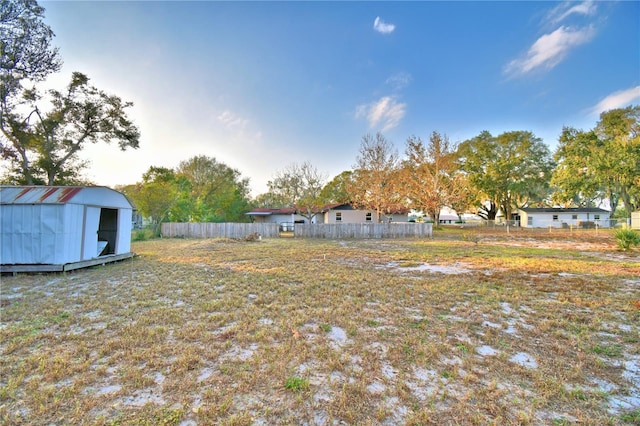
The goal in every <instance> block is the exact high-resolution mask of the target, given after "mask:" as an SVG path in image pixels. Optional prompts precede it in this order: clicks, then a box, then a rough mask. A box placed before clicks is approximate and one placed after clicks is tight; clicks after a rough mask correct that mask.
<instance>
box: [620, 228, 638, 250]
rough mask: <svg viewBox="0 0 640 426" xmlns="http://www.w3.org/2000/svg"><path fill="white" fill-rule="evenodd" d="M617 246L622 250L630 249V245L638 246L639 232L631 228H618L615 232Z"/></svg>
mask: <svg viewBox="0 0 640 426" xmlns="http://www.w3.org/2000/svg"><path fill="white" fill-rule="evenodd" d="M615 237H616V242H617V243H618V248H619V249H620V250H622V251H629V250H631V246H636V247H637V246H640V233H638V232H637V231H635V230H633V229H629V228H623V229H618V230H617V231H616V233H615Z"/></svg>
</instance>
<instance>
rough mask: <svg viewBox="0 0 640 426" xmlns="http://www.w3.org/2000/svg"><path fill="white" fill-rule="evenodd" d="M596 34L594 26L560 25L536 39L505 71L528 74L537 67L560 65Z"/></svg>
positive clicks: (511, 73)
mask: <svg viewBox="0 0 640 426" xmlns="http://www.w3.org/2000/svg"><path fill="white" fill-rule="evenodd" d="M594 35H595V29H594V28H593V27H592V26H589V27H586V28H581V29H572V28H568V27H564V26H562V27H560V28H558V29H557V30H555V31H554V32H552V33H550V34H545V35H543V36H542V37H540V38H539V39H538V40H536V42H535V43H533V45H532V46H531V47H530V48H529V50H528V51H527V53H526V55H524V56H523V57H522V58H518V59H514V60H513V61H511V62H509V63H508V64H507V66H506V67H505V69H504V71H505V73H506V74H508V75H513V76H517V75H522V74H527V73H529V72H531V71H534V70H536V69H539V68H542V69H546V70H549V69H551V68H553V67H555V66H556V65H558V64H559V63H560V62H561V61H562V60H563V59H564V58H565V56H567V54H568V53H569V51H570V50H571V49H573V48H575V47H576V46H579V45H581V44H584V43H586V42H588V41H589V40H591V39H592V38H593V36H594Z"/></svg>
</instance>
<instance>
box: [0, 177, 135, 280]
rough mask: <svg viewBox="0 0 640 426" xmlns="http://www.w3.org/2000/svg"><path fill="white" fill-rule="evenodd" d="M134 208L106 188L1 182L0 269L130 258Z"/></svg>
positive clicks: (56, 268)
mask: <svg viewBox="0 0 640 426" xmlns="http://www.w3.org/2000/svg"><path fill="white" fill-rule="evenodd" d="M131 214H132V206H131V203H130V202H129V200H127V198H126V197H125V196H124V195H123V194H121V193H119V192H117V191H115V190H113V189H110V188H107V187H99V186H95V187H82V186H0V271H2V272H27V271H29V272H33V271H66V270H71V269H77V268H83V267H87V266H92V265H97V264H104V263H107V262H113V261H116V260H121V259H126V258H129V257H132V256H133V255H134V253H132V252H131Z"/></svg>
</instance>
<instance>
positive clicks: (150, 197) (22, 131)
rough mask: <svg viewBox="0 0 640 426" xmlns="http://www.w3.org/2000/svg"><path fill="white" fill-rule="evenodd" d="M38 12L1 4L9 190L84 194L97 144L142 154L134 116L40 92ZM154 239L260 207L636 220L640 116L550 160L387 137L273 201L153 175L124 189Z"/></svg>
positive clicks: (274, 190) (281, 185) (77, 77)
mask: <svg viewBox="0 0 640 426" xmlns="http://www.w3.org/2000/svg"><path fill="white" fill-rule="evenodd" d="M43 17H44V9H43V8H42V7H40V6H39V5H38V3H37V1H35V0H2V1H1V2H0V50H1V57H0V152H1V154H2V162H3V164H5V165H7V167H6V171H5V172H4V173H3V175H2V176H1V180H2V182H3V183H6V184H29V185H32V184H46V185H78V184H80V185H82V184H88V183H89V182H87V181H86V179H85V178H84V177H83V175H82V171H83V170H84V169H85V168H86V167H87V164H85V163H83V162H82V161H81V160H80V158H79V156H78V154H79V153H80V152H81V151H82V149H83V148H84V147H86V146H87V144H90V143H98V142H106V143H116V144H117V145H118V147H119V148H120V149H122V150H126V149H128V148H134V149H135V148H138V146H139V140H140V131H139V129H138V128H137V127H136V126H135V124H134V123H133V122H132V120H131V119H130V118H129V117H128V115H127V113H128V111H129V109H130V108H131V107H132V106H133V105H132V103H130V102H126V101H123V100H122V99H121V98H120V97H118V96H116V95H113V94H109V93H107V92H105V91H103V90H101V89H98V88H96V87H94V86H92V85H91V84H90V83H89V82H90V79H89V77H87V76H86V75H84V74H82V73H80V72H74V73H72V75H71V80H70V82H69V84H68V86H67V87H66V88H65V89H64V90H60V91H59V90H49V91H46V92H43V91H41V90H39V89H38V88H37V84H38V83H40V82H42V81H43V80H44V79H45V78H46V77H47V76H49V75H50V74H52V73H56V72H59V70H60V68H61V65H62V60H61V58H60V54H59V51H58V49H57V48H55V47H54V46H53V45H52V39H53V36H54V34H53V31H52V30H51V28H49V27H48V26H47V25H46V24H44V23H43V21H42V19H43ZM119 189H120V190H122V191H123V192H125V193H126V194H127V195H128V196H129V198H130V199H131V200H132V201H133V202H134V204H135V205H136V207H137V208H138V210H139V211H140V212H141V213H142V214H143V215H144V216H146V217H147V218H149V219H150V220H151V222H152V224H153V225H154V227H155V228H156V229H158V227H159V224H160V223H162V222H163V221H166V220H171V221H179V222H184V221H213V222H225V221H246V220H247V217H246V215H245V213H246V212H247V211H248V210H250V209H251V208H253V207H295V208H296V209H297V210H298V211H299V212H300V214H301V215H303V216H305V217H307V218H308V219H309V220H311V218H312V217H313V216H314V215H315V214H316V213H317V212H318V210H319V209H320V208H321V207H322V206H324V205H326V204H328V203H352V204H353V205H354V206H356V207H361V208H366V209H371V210H373V211H375V212H376V214H377V219H378V220H379V221H380V220H383V218H384V215H386V214H390V213H392V212H394V211H398V210H400V209H415V210H420V211H423V212H425V213H427V214H428V215H429V216H430V217H431V218H432V219H433V220H434V221H436V223H437V221H438V216H439V213H440V210H441V209H442V208H443V207H451V208H453V209H454V210H456V211H457V212H466V211H472V212H476V213H478V214H479V215H480V216H482V217H484V218H486V219H489V220H492V219H495V217H496V215H497V214H498V212H499V211H501V212H502V213H503V214H504V216H505V218H510V217H511V213H512V212H513V211H515V209H518V208H523V207H531V206H551V205H560V206H591V205H595V204H597V203H600V202H602V201H603V200H608V202H609V205H610V207H611V208H612V210H614V211H615V210H616V208H617V207H618V205H619V204H620V203H621V204H622V206H623V209H621V210H623V212H624V216H626V217H629V216H630V214H631V212H632V211H635V210H638V209H640V106H633V105H632V106H628V107H626V108H619V109H614V110H611V111H607V112H604V113H602V114H601V116H600V119H599V121H598V122H597V124H596V126H595V127H594V128H593V129H590V130H586V131H585V130H580V129H575V128H572V127H565V128H563V129H562V133H561V135H560V137H559V140H558V148H557V149H556V151H555V152H554V153H553V154H552V153H551V152H550V151H549V149H548V147H547V146H546V145H545V144H544V143H543V142H542V140H541V139H540V138H538V137H536V136H535V135H534V134H533V133H531V132H528V131H509V132H504V133H501V134H499V135H492V134H491V133H489V132H486V131H484V132H481V133H480V134H479V135H477V136H475V137H473V138H471V139H468V140H465V141H462V142H460V143H458V144H456V143H452V142H451V141H449V139H448V137H447V136H446V134H440V133H438V132H436V131H434V132H432V133H431V135H429V138H428V139H426V140H422V139H421V138H420V137H419V136H411V137H409V138H408V139H407V141H406V143H405V146H404V150H403V152H402V154H400V153H399V152H398V151H397V150H396V148H395V147H394V145H393V143H391V142H390V141H389V140H387V138H386V137H385V136H384V135H383V134H382V133H376V134H373V135H372V134H367V135H364V136H363V137H362V140H361V141H360V149H359V152H358V155H357V157H356V159H355V163H354V164H353V167H352V169H351V170H346V171H344V172H342V173H340V174H339V175H338V176H335V177H334V178H333V179H332V180H330V181H328V179H327V176H326V175H325V174H323V173H322V172H320V171H319V170H318V169H317V168H316V167H315V166H314V165H313V164H311V163H310V162H304V163H292V164H290V165H289V166H287V167H285V168H284V169H283V170H280V171H277V172H276V173H275V175H274V176H273V178H272V180H270V181H269V182H268V191H267V192H266V193H264V194H260V195H258V196H257V197H255V198H251V197H250V193H249V180H248V179H246V178H243V177H242V175H241V173H240V172H239V171H238V170H235V169H232V168H231V167H229V166H227V165H225V164H224V163H221V162H219V161H217V160H216V159H215V158H212V157H207V156H194V157H192V158H191V159H189V160H186V161H184V162H181V163H180V164H179V165H178V166H177V167H176V168H175V169H171V168H165V167H155V166H152V167H150V168H149V169H148V171H147V172H145V173H144V174H143V176H142V180H141V181H140V182H138V183H136V184H133V185H127V186H124V187H122V188H119Z"/></svg>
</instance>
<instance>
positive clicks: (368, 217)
mask: <svg viewBox="0 0 640 426" xmlns="http://www.w3.org/2000/svg"><path fill="white" fill-rule="evenodd" d="M365 220H366V221H367V222H371V212H369V213H367V216H366V218H365Z"/></svg>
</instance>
